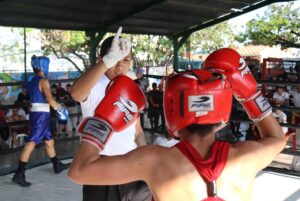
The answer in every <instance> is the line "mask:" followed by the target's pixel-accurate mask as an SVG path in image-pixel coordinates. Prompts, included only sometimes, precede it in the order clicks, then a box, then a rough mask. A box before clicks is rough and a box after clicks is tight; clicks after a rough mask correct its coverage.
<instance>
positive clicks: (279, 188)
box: [0, 131, 300, 201]
mask: <svg viewBox="0 0 300 201" xmlns="http://www.w3.org/2000/svg"><path fill="white" fill-rule="evenodd" d="M145 136H146V140H147V142H148V143H153V142H154V141H157V140H155V139H156V138H157V136H159V134H158V133H153V132H147V131H146V132H145ZM77 148H78V138H72V139H68V140H66V139H60V140H58V141H57V142H56V150H57V155H58V157H59V158H60V159H65V160H64V162H71V160H72V157H73V154H74V153H75V151H76V149H77ZM20 151H21V149H20V150H19V151H18V150H17V151H14V152H7V153H1V154H0V175H2V176H0V201H41V200H42V201H61V200H63V201H81V200H82V195H81V186H79V185H76V184H73V183H72V182H71V181H69V180H68V178H67V171H64V172H62V173H60V174H58V175H56V174H54V172H53V169H52V164H51V163H49V162H50V161H49V159H48V158H47V156H46V155H45V153H44V149H43V146H40V147H38V148H36V150H35V151H34V153H33V155H32V156H31V160H30V162H29V164H28V168H29V169H28V170H27V171H26V177H27V180H28V181H30V182H32V186H31V187H29V188H22V187H19V186H17V185H15V184H13V183H12V182H11V178H12V176H13V175H12V172H14V171H15V169H16V166H17V162H18V157H19V154H20ZM291 160H292V157H291V155H288V154H280V155H279V156H278V157H277V158H276V160H275V161H274V162H273V163H272V166H274V167H279V168H286V169H289V167H290V163H291ZM253 200H254V201H300V175H298V176H289V175H286V174H278V173H274V172H270V171H262V172H261V173H259V174H258V175H257V179H256V181H255V186H254V196H253Z"/></svg>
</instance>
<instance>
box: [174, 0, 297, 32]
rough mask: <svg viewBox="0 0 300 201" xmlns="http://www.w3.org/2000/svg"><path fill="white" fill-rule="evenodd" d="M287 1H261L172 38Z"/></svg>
mask: <svg viewBox="0 0 300 201" xmlns="http://www.w3.org/2000/svg"><path fill="white" fill-rule="evenodd" d="M287 1H291V0H263V1H261V2H258V3H257V4H254V5H251V6H247V7H245V8H241V10H242V11H241V12H235V13H232V14H228V15H224V16H221V17H219V18H216V19H214V20H211V21H208V22H204V23H201V24H199V25H196V26H194V27H192V28H188V29H186V30H184V31H180V32H177V33H175V34H174V36H177V37H179V36H182V35H184V34H191V33H193V32H195V31H199V30H201V29H205V28H208V27H210V26H213V25H216V24H218V23H221V22H224V21H226V20H229V19H231V18H234V17H237V16H240V15H243V14H245V13H248V12H251V11H253V10H256V9H258V8H262V7H264V6H267V5H270V4H272V3H278V2H287Z"/></svg>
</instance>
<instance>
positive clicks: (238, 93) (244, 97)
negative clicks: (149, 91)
mask: <svg viewBox="0 0 300 201" xmlns="http://www.w3.org/2000/svg"><path fill="white" fill-rule="evenodd" d="M204 69H207V70H212V71H214V72H218V73H221V74H222V75H225V76H226V77H227V79H229V81H230V82H231V85H232V88H233V93H234V95H235V97H236V99H237V100H238V101H239V102H240V103H241V105H242V106H243V107H244V109H245V111H246V112H247V114H248V116H249V118H250V119H251V120H253V122H254V123H255V124H256V126H257V128H258V130H259V132H260V135H261V139H259V140H258V141H249V142H243V143H239V144H238V145H237V146H236V147H237V149H238V151H237V155H238V156H239V157H241V158H243V161H242V162H241V163H242V164H244V167H245V169H247V168H246V167H249V168H248V169H247V170H252V171H254V172H257V171H258V170H260V169H262V168H264V167H265V166H267V165H268V164H269V163H270V162H271V161H272V160H273V159H274V157H275V156H276V155H277V154H278V153H279V152H280V151H281V150H282V149H283V148H284V145H285V137H284V134H283V132H282V130H281V127H280V125H279V123H278V121H277V120H276V119H275V118H274V117H273V116H272V114H271V112H272V108H271V106H270V104H269V103H268V101H267V100H266V98H264V97H263V96H262V94H261V92H260V91H258V90H257V83H256V81H255V79H254V77H253V76H252V74H251V71H250V70H249V68H248V66H247V64H246V63H245V61H244V60H243V59H242V58H241V56H240V55H239V54H238V53H237V52H236V51H234V50H232V49H229V48H223V49H220V50H217V51H215V52H214V53H212V54H211V55H209V56H208V58H207V59H206V60H205V62H204Z"/></svg>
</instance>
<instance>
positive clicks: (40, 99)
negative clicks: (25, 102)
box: [27, 76, 48, 104]
mask: <svg viewBox="0 0 300 201" xmlns="http://www.w3.org/2000/svg"><path fill="white" fill-rule="evenodd" d="M41 79H42V78H41V77H39V76H34V77H33V78H32V80H31V81H30V82H29V83H28V84H27V94H28V97H29V100H30V102H31V104H32V103H48V102H47V100H46V97H45V95H44V94H43V93H42V92H41V91H40V89H39V81H40V80H41Z"/></svg>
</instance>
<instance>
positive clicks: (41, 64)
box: [31, 55, 50, 76]
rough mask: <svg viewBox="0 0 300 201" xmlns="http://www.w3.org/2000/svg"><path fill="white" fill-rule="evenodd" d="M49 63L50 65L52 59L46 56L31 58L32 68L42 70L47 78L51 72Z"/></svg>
mask: <svg viewBox="0 0 300 201" xmlns="http://www.w3.org/2000/svg"><path fill="white" fill-rule="evenodd" d="M49 63H50V59H49V58H48V57H45V56H40V57H37V56H35V55H33V56H32V57H31V66H32V68H36V69H39V70H42V71H43V72H44V74H45V76H47V74H48V71H49Z"/></svg>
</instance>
